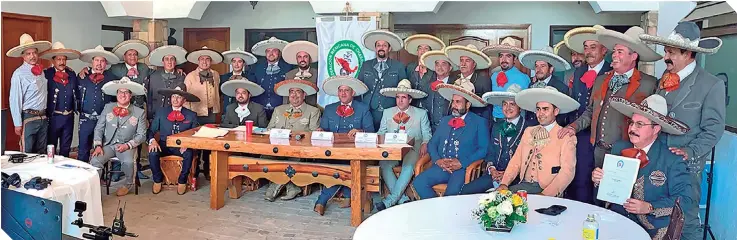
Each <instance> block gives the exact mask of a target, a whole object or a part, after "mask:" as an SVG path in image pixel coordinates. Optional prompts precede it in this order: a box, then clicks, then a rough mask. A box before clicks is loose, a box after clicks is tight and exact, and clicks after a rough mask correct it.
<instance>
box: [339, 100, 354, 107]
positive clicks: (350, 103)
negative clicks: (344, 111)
mask: <svg viewBox="0 0 737 240" xmlns="http://www.w3.org/2000/svg"><path fill="white" fill-rule="evenodd" d="M340 105H341V106H349V107H353V101H351V102H349V103H348V104H343V103H342V102H341V103H340Z"/></svg>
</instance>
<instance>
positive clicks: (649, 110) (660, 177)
mask: <svg viewBox="0 0 737 240" xmlns="http://www.w3.org/2000/svg"><path fill="white" fill-rule="evenodd" d="M609 102H610V104H611V106H612V107H613V108H614V109H616V110H617V111H619V112H621V113H622V114H623V115H625V116H627V117H628V118H631V120H629V130H628V135H629V141H626V140H619V141H617V142H615V143H614V145H613V146H612V154H616V155H621V156H625V157H631V158H637V159H639V160H640V170H639V171H638V173H637V180H636V182H635V186H634V189H633V190H632V198H629V199H627V201H626V202H625V203H624V205H619V204H612V205H611V209H612V210H613V211H615V212H617V213H620V214H622V215H624V216H626V217H628V218H630V219H631V220H632V221H634V222H636V223H638V224H640V226H642V227H643V228H645V230H646V231H647V232H648V234H650V237H652V238H653V239H662V238H663V236H664V235H665V232H666V231H667V229H668V224H669V223H670V214H671V212H672V211H673V205H674V204H675V202H676V199H678V198H680V199H681V203H680V205H681V207H682V208H683V210H684V211H698V205H697V204H696V203H695V202H694V198H693V196H692V194H693V191H692V188H691V187H692V186H691V180H690V179H691V175H690V174H689V173H688V172H687V171H686V162H685V161H683V160H682V157H681V156H678V155H676V154H674V153H672V152H671V151H670V150H668V145H666V143H665V138H664V137H663V138H660V137H658V136H659V135H660V133H661V132H665V133H666V134H673V135H683V134H685V133H686V132H688V131H689V127H688V126H687V125H686V124H685V123H682V122H680V121H678V120H675V119H673V118H670V117H668V106H667V104H666V100H665V98H663V97H662V96H660V95H657V94H655V95H651V96H650V97H648V98H645V100H643V101H642V104H636V103H633V102H630V101H628V100H626V99H624V98H621V97H612V98H610V100H609ZM603 177H604V171H603V170H602V169H601V168H596V169H594V171H593V173H592V176H591V180H592V181H594V185H595V186H598V185H599V183H601V179H602V178H603ZM686 217H688V215H686ZM688 221H689V220H688V219H686V222H688ZM697 221H698V220H697ZM674 237H676V239H678V238H679V237H680V236H674Z"/></svg>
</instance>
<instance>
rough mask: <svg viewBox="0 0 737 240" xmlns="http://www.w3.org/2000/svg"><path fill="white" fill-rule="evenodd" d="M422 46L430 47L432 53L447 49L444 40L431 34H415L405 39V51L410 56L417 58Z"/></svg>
mask: <svg viewBox="0 0 737 240" xmlns="http://www.w3.org/2000/svg"><path fill="white" fill-rule="evenodd" d="M421 45H428V46H430V50H431V51H434V50H442V49H443V48H445V43H444V42H443V40H440V38H437V37H435V36H433V35H429V34H415V35H412V36H409V37H408V38H407V39H404V49H405V50H407V52H409V54H412V55H415V56H417V48H418V47H420V46H421ZM425 66H427V65H425Z"/></svg>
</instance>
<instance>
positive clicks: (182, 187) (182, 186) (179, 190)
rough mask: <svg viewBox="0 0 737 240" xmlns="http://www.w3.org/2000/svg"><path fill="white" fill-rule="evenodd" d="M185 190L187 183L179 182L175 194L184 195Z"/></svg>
mask: <svg viewBox="0 0 737 240" xmlns="http://www.w3.org/2000/svg"><path fill="white" fill-rule="evenodd" d="M186 192H187V184H183V183H180V184H178V185H177V194H179V195H184V193H186Z"/></svg>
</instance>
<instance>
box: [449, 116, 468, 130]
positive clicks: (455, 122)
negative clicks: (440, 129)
mask: <svg viewBox="0 0 737 240" xmlns="http://www.w3.org/2000/svg"><path fill="white" fill-rule="evenodd" d="M448 125H449V126H451V127H453V129H458V128H462V127H463V126H466V122H465V121H463V118H460V117H455V118H453V119H450V121H449V122H448Z"/></svg>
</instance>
